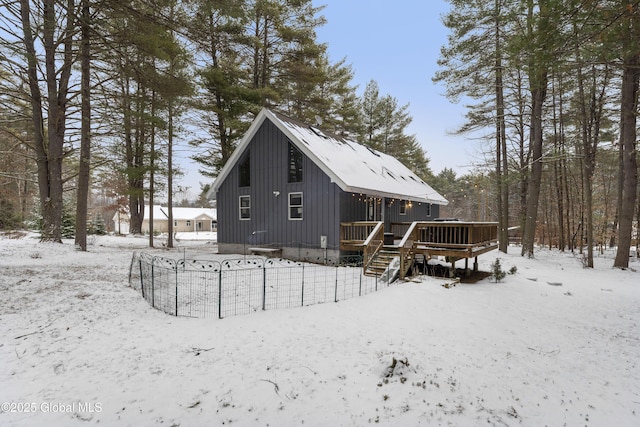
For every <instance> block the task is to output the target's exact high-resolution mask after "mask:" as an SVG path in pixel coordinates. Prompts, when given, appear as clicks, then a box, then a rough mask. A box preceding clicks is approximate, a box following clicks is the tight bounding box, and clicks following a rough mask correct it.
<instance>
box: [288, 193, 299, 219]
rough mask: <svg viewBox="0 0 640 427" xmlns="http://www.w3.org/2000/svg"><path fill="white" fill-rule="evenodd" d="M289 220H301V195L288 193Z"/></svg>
mask: <svg viewBox="0 0 640 427" xmlns="http://www.w3.org/2000/svg"><path fill="white" fill-rule="evenodd" d="M289 219H294V220H298V219H302V193H289Z"/></svg>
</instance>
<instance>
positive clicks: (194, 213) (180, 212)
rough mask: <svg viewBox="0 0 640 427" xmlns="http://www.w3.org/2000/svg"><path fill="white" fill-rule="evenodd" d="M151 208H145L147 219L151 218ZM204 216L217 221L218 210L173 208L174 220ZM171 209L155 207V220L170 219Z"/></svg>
mask: <svg viewBox="0 0 640 427" xmlns="http://www.w3.org/2000/svg"><path fill="white" fill-rule="evenodd" d="M148 212H149V206H145V215H144V216H145V218H149V214H148ZM202 215H206V216H208V217H209V218H211V219H212V220H217V219H218V215H217V211H216V209H213V208H178V207H174V208H173V219H174V220H195V219H197V218H199V217H201V216H202ZM168 218H169V208H168V207H166V206H159V205H154V206H153V219H168Z"/></svg>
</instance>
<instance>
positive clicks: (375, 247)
mask: <svg viewBox="0 0 640 427" xmlns="http://www.w3.org/2000/svg"><path fill="white" fill-rule="evenodd" d="M383 244H384V223H382V222H379V223H378V224H377V225H376V226H375V227H374V229H373V230H372V231H371V233H369V236H368V237H367V239H366V240H365V241H364V244H363V246H364V249H363V254H362V255H363V260H362V268H363V271H365V272H366V271H367V269H368V268H369V266H370V265H371V263H372V262H373V260H374V258H375V257H376V254H377V253H378V252H379V251H380V249H381V248H382V246H383Z"/></svg>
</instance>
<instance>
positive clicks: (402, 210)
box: [400, 200, 407, 215]
mask: <svg viewBox="0 0 640 427" xmlns="http://www.w3.org/2000/svg"><path fill="white" fill-rule="evenodd" d="M406 214H407V201H406V200H400V215H406Z"/></svg>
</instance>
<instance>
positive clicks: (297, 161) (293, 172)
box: [288, 142, 302, 182]
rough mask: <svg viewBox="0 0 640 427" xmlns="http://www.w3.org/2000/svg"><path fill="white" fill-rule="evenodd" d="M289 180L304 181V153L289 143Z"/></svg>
mask: <svg viewBox="0 0 640 427" xmlns="http://www.w3.org/2000/svg"><path fill="white" fill-rule="evenodd" d="M288 164H289V182H302V153H301V152H300V150H298V149H297V148H296V147H295V146H294V145H293V144H292V143H291V142H290V143H289V163H288Z"/></svg>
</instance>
